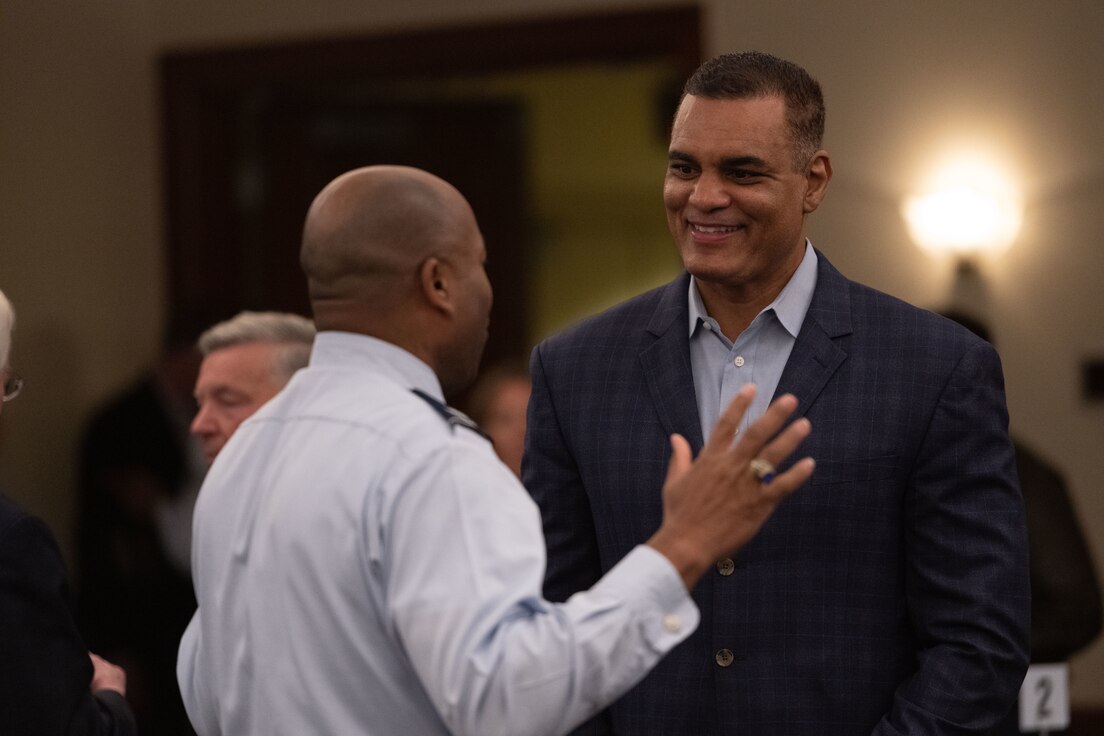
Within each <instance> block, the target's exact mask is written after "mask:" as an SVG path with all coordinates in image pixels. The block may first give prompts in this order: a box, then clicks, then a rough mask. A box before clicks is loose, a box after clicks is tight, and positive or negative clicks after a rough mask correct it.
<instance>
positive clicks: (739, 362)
mask: <svg viewBox="0 0 1104 736" xmlns="http://www.w3.org/2000/svg"><path fill="white" fill-rule="evenodd" d="M732 362H733V363H735V364H736V367H737V368H739V367H741V366H743V364H744V356H742V355H737V356H736V359H735V360H733V361H732Z"/></svg>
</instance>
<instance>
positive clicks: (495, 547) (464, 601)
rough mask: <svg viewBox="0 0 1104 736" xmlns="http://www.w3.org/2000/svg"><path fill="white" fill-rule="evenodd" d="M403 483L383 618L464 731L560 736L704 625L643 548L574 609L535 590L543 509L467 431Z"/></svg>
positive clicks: (452, 723) (541, 562) (443, 711)
mask: <svg viewBox="0 0 1104 736" xmlns="http://www.w3.org/2000/svg"><path fill="white" fill-rule="evenodd" d="M472 438H473V439H471V440H470V441H467V440H468V438H464V439H463V440H458V441H456V442H453V443H451V444H450V445H449V446H448V447H447V448H446V449H445V450H443V451H441V452H438V453H436V454H435V455H434V457H432V458H430V459H429V460H427V461H426V462H425V463H423V464H421V465H420V467H419V469H418V470H417V471H416V472H415V473H414V474H413V475H412V476H411V477H409V478H407V479H406V480H405V482H404V483H403V484H402V488H401V492H399V493H397V494H396V499H397V500H396V503H395V504H394V509H393V513H392V514H391V515H390V523H389V528H388V529H386V530H384V535H383V536H384V538H386V539H388V540H389V544H388V549H387V553H386V554H387V556H388V559H387V561H386V566H387V569H388V575H387V586H388V599H389V605H388V610H389V615H390V616H391V619H392V624H393V626H394V629H395V631H396V632H397V635H398V637H399V638H400V639H401V642H402V645H403V646H404V648H405V650H406V651H407V653H408V656H409V657H410V660H411V662H412V664H413V666H414V668H415V670H416V671H417V673H418V676H419V678H420V680H421V682H422V683H423V685H424V686H425V688H426V691H427V693H428V694H429V697H430V699H431V700H432V701H433V703H434V705H435V707H436V708H437V710H438V712H439V714H440V715H441V717H442V719H443V720H444V721H445V723H446V724H447V725H448V727H449V728H450V729H451V730H452V731H453V732H454V733H456V734H461V735H463V734H480V735H483V736H493V734H504V735H505V734H508V735H509V736H524V734H559V733H566V732H568V731H569V730H570V729H571V728H572V727H573V726H575V725H577V724H579V723H581V722H582V721H584V720H585V719H586V718H588V717H590V716H591V715H593V714H594V713H596V712H597V711H598V710H600V709H601V708H603V707H605V706H606V705H608V704H609V703H610V702H611V701H613V700H614V699H616V698H617V697H619V696H620V695H621V694H623V693H624V692H625V691H626V690H628V689H629V688H630V687H632V686H633V685H634V684H636V683H637V682H638V681H639V680H640V679H641V678H642V677H643V676H644V675H645V674H646V673H647V672H648V671H650V670H651V668H652V667H653V666H654V665H655V664H656V663H657V662H658V661H659V659H660V658H661V657H662V656H663V655H664V654H665V653H666V652H668V651H669V650H670V649H671V648H673V647H674V646H675V645H677V644H678V643H680V642H681V641H683V640H684V639H685V638H686V637H687V636H689V634H690V633H691V632H692V631H693V630H694V629H695V628H696V627H697V625H698V621H699V613H698V610H697V608H696V607H695V605H694V603H693V601H692V600H691V598H690V597H689V595H688V593H687V592H686V589H685V587H684V586H683V583H682V580H681V578H680V577H679V576H678V573H677V572H676V571H675V569H674V567H673V566H672V565H671V564H670V562H669V561H668V560H667V559H666V558H665V557H664V556H663V555H661V554H660V553H659V552H657V551H655V550H653V549H652V548H650V547H646V546H640V547H637V548H636V549H635V550H633V551H632V552H631V553H630V554H629V555H628V556H627V557H625V558H624V559H623V560H622V561H621V562H620V563H619V564H618V565H617V566H616V567H614V568H613V569H612V570H610V572H609V573H608V574H606V576H605V577H603V578H602V579H601V580H599V581H598V583H597V584H596V585H594V586H593V587H592V588H591V589H590V590H588V591H585V592H582V593H578V594H576V595H574V596H572V597H571V598H570V599H569V600H568V601H567V602H566V603H563V604H551V603H549V602H547V601H546V600H544V598H543V597H542V596H541V586H542V582H543V578H544V568H545V549H544V543H543V540H542V536H541V526H540V518H539V513H538V511H537V508H536V506H535V504H534V503H533V502H532V500H531V499H530V498H529V496H528V494H526V492H525V490H524V488H522V487H521V485H520V484H519V483H518V482H517V480H516V479H515V478H514V476H513V475H512V474H511V473H510V471H509V470H507V469H506V468H505V466H502V465H501V464H500V463H499V462H498V461H497V460H496V459H495V458H494V457H493V454H492V452H491V450H490V447H489V446H485V447H480V446H477V445H476V443H481V444H485V443H483V441H482V440H479V439H476V438H475V436H474V435H472Z"/></svg>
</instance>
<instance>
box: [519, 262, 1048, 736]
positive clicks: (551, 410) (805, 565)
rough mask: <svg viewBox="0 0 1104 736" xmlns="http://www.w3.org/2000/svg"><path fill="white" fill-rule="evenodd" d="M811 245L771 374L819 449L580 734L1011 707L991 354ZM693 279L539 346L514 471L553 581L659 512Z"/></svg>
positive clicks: (940, 724) (603, 554)
mask: <svg viewBox="0 0 1104 736" xmlns="http://www.w3.org/2000/svg"><path fill="white" fill-rule="evenodd" d="M817 256H818V259H819V266H818V275H817V285H816V291H815V293H814V296H813V300H812V303H811V305H810V307H809V312H808V314H807V316H806V318H805V322H804V324H803V325H802V328H801V331H800V333H799V334H798V337H797V340H796V343H795V344H794V347H793V352H792V353H791V355H790V358H789V362H788V363H787V364H786V367H785V369H784V371H783V373H782V376H781V380H780V382H779V385H778V389H777V392H778V394H781V393H787V392H788V393H793V394H794V395H796V396H797V398H798V400H799V402H800V407H799V409H798V413H799V414H800V415H803V416H806V417H808V418H809V420H810V421H811V422H812V427H813V432H812V435H811V436H810V437H809V438H808V439H807V440H806V441H805V443H804V444H803V445H802V446H801V447H800V448H799V449H798V451H797V453H795V455H796V456H797V457H801V456H805V455H811V456H812V457H813V458H815V460H816V464H817V465H816V471H815V473H814V474H813V477H812V479H811V480H810V481H809V482H808V483H807V484H806V485H805V486H804V487H803V488H801V489H799V490H798V491H796V492H795V493H794V495H793V496H791V497H790V498H789V499H787V500H786V501H785V502H784V503H783V504H782V505H781V506H780V507H779V509H778V510H777V511H776V513H775V514H774V516H773V517H771V519H770V520H768V522H767V524H766V525H765V526H764V527H763V529H762V530H761V531H760V533H759V534H758V536H756V537H755V538H754V539H753V540H752V541H751V542H750V543H749V544H748V545H747V546H746V547H745V548H744V549H743V550H741V551H740V552H739V553H738V554H737V555H735V556H734V558H733V561H734V563H735V565H734V569H732V570H729V569H728V568H727V567H726V568H725V569H724V571H723V572H722V570H721V569H720V567H718V569H717V570H714V571H711V572H710V573H708V574H707V575H706V576H705V577H703V578H702V580H701V581H700V582H699V584H698V585H697V586H696V588H695V589H694V591H693V596H694V599H695V601H696V603H697V605H698V606H699V608H700V609H701V612H702V623H701V625H700V626H699V628H698V630H697V631H696V632H695V633H694V634H693V635H692V636H691V637H690V638H689V639H688V640H687V641H686V642H684V643H683V644H682V645H680V646H679V647H678V648H677V649H675V650H674V651H672V652H671V653H670V654H669V655H668V656H667V657H666V658H665V659H664V660H663V661H662V662H661V663H660V664H659V666H658V667H657V668H656V669H655V670H654V671H653V672H652V673H651V674H650V675H649V676H648V677H646V678H645V679H644V680H643V681H641V683H640V684H639V685H638V686H636V687H635V688H634V689H633V690H631V691H630V692H629V693H628V694H626V695H625V696H624V697H623V698H622V699H621V700H620V701H618V702H617V703H616V704H614V705H613V706H612V707H611V708H610V709H609V710H608V711H607V712H606V713H604V714H602V715H601V716H600V717H599V718H598V719H596V720H595V721H593V722H591V723H590V724H587V726H585V727H584V728H583V729H581V731H580V733H583V732H586V733H616V734H624V735H625V736H629V735H631V736H637V735H641V734H656V735H657V736H658V735H660V734H662V735H663V736H672V735H678V734H686V735H688V736H691V735H692V736H709V735H710V734H718V735H720V734H726V735H727V734H753V735H754V736H764V735H767V734H781V735H785V736H797V735H801V734H809V736H825V735H826V734H828V735H835V734H856V735H858V734H864V735H866V734H871V733H875V734H906V733H907V734H924V735H925V736H933V735H935V734H951V733H954V734H960V733H999V732H1004V729H1005V728H1006V725H1003V724H1006V723H1007V722H1008V721H1009V720H1013V721H1014V718H1012V716H1011V715H1010V711H1011V710H1012V708H1013V705H1014V704H1015V701H1016V696H1017V693H1018V690H1019V686H1020V683H1021V681H1022V679H1023V675H1024V672H1025V670H1026V668H1027V664H1028V624H1029V617H1030V593H1029V585H1028V562H1027V537H1026V531H1025V523H1024V512H1023V503H1022V500H1021V496H1020V491H1019V486H1018V483H1017V480H1016V472H1015V468H1014V457H1013V450H1012V445H1011V443H1010V441H1009V438H1008V432H1007V425H1008V415H1007V409H1006V407H1005V399H1004V380H1003V376H1002V373H1001V366H1000V360H999V358H998V356H997V353H996V351H995V350H994V349H993V347H992V346H991V345H989V343H987V342H984V341H982V340H980V339H978V338H977V337H975V336H974V335H973V334H972V333H970V332H968V331H967V330H965V329H963V328H961V327H960V326H958V325H956V324H954V323H952V322H950V321H949V320H945V319H943V318H942V317H939V316H937V315H935V314H933V313H931V312H928V311H925V310H922V309H918V308H916V307H913V306H910V305H908V304H906V303H904V302H902V301H900V300H898V299H895V298H893V297H890V296H887V295H885V294H882V293H880V292H877V291H875V290H873V289H870V288H868V287H865V286H862V285H860V284H857V283H854V282H852V281H849V280H847V279H846V278H844V277H843V276H842V275H841V274H840V273H839V272H838V271H837V270H836V269H835V268H834V267H833V266H832V265H831V264H830V263H829V262H828V260H827V259H826V258H825V257H824V256H823V254H821V253H819V252H818V254H817ZM688 289H689V276H688V275H687V274H685V273H684V274H683V275H682V276H681V277H680V278H678V279H676V280H675V281H673V282H672V283H670V284H667V285H666V286H663V287H660V288H658V289H655V290H653V291H651V292H648V293H646V294H643V295H641V296H638V297H636V298H634V299H632V300H630V301H628V302H626V303H624V304H621V305H619V306H617V307H614V308H612V309H610V310H608V311H606V312H604V313H602V314H600V315H598V316H596V317H593V318H591V319H588V320H586V321H584V322H582V323H580V324H578V325H576V326H574V327H573V328H571V329H568V330H567V331H565V332H563V333H561V334H559V335H557V336H555V337H552V338H551V339H549V340H547V341H545V342H543V343H542V344H540V345H539V346H537V348H536V349H535V350H534V351H533V355H532V361H531V369H532V377H533V394H532V399H531V401H530V405H529V418H528V437H527V441H526V454H525V462H524V466H523V477H524V481H525V485H526V487H527V488H528V489H529V491H530V493H531V494H532V495H533V497H534V499H535V500H536V501H537V503H538V505H539V506H540V508H541V512H542V515H543V519H544V533H545V537H546V541H547V544H548V571H547V578H546V588H545V593H546V595H547V596H548V597H549V598H550V599H552V600H564V599H566V598H567V597H568V596H570V595H571V594H572V593H575V592H576V591H579V590H583V589H586V588H588V587H590V586H591V585H592V584H593V583H594V582H595V581H596V580H597V579H598V578H599V577H600V576H601V575H602V574H603V573H604V572H605V571H607V570H609V569H610V567H612V566H613V565H614V564H615V563H616V562H617V561H618V560H619V559H621V558H622V557H623V556H624V555H625V554H626V553H627V552H628V551H629V550H631V549H632V548H633V547H634V546H635V545H637V544H640V543H642V542H644V541H646V540H647V539H648V538H649V537H650V536H651V535H652V534H653V533H654V532H655V530H656V529H657V528H658V527H659V524H660V521H661V518H662V506H661V497H660V495H661V494H660V490H661V487H662V484H663V479H664V476H665V472H666V466H667V460H668V456H669V453H670V450H669V443H668V436H669V435H670V434H672V433H675V432H677V433H679V434H682V435H683V436H685V437H686V438H687V439H688V440H689V441H690V443H691V445H692V446H693V447H694V449H695V452H696V451H697V450H698V449H700V448H701V445H702V436H701V429H700V421H699V419H698V412H697V402H696V401H695V394H694V381H693V377H692V374H691V368H690V352H689V339H688V324H689V317H688V313H687V291H688ZM723 573H728V574H723ZM722 649H727V650H729V651H730V652H732V654H733V658H732V662H731V663H730V664H728V666H721V665H720V664H718V659H717V657H716V655H717V653H718V651H719V650H722ZM1010 732H1011V733H1015V731H1014V730H1013V731H1010Z"/></svg>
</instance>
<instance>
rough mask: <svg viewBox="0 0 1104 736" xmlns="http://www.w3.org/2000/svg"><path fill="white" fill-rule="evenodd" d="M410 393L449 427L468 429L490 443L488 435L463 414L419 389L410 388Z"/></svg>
mask: <svg viewBox="0 0 1104 736" xmlns="http://www.w3.org/2000/svg"><path fill="white" fill-rule="evenodd" d="M410 391H411V393H413V394H414V395H415V396H417V397H418V398H420V399H421V400H422V401H424V402H426V403H427V404H429V405H430V406H431V407H433V410H434V411H435V412H437V413H438V414H440V415H441V418H443V419H444V420H445V421H446V422H448V425H449V427H464V428H465V429H470V430H471V431H473V432H475V433H476V434H478V435H479V436H480V437H482V438H483V439H485V440H487V441H488V442H491V437H490V435H488V434H487V433H486V432H484V431H483V429H482V428H481V427H480V426H479V425H478V424H476V423H475V420H474V419H472V418H471V417H469V416H468V415H467V414H465V413H464V412H462V411H457V410H456V409H453V408H452V407H450V406H448V405H447V404H445V403H444V402H443V401H440V400H439V399H437V398H435V397H433V396H430V395H429V394H427V393H426V392H425V391H422V390H421V389H417V388H412V389H410Z"/></svg>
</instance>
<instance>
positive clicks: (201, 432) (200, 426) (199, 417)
mask: <svg viewBox="0 0 1104 736" xmlns="http://www.w3.org/2000/svg"><path fill="white" fill-rule="evenodd" d="M189 429H190V431H191V433H192V434H194V435H195V436H196V437H203V436H205V435H209V434H212V433H213V432H214V431H215V430H214V425H213V423H212V422H211V417H210V412H208V411H207V408H206V405H205V404H200V405H199V411H197V412H196V415H195V419H193V420H192V426H191V427H190V428H189Z"/></svg>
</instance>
